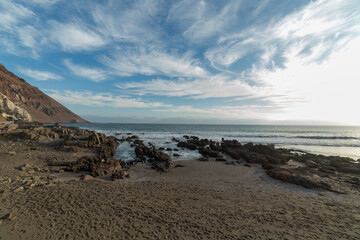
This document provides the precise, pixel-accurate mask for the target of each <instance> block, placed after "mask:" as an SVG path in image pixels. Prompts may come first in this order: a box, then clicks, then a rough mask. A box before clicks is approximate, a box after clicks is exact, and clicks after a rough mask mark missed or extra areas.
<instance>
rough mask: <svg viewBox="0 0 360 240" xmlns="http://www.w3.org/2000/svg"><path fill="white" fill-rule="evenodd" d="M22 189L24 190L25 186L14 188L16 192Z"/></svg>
mask: <svg viewBox="0 0 360 240" xmlns="http://www.w3.org/2000/svg"><path fill="white" fill-rule="evenodd" d="M20 191H24V187H18V188H17V189H15V190H14V192H15V193H17V192H20Z"/></svg>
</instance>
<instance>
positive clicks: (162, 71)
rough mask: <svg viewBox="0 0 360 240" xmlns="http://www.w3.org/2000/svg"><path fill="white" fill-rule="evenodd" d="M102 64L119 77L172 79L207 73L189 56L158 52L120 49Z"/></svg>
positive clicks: (103, 59)
mask: <svg viewBox="0 0 360 240" xmlns="http://www.w3.org/2000/svg"><path fill="white" fill-rule="evenodd" d="M101 61H102V63H103V64H104V65H106V66H108V67H110V68H112V69H113V71H114V73H115V74H118V75H120V76H131V75H134V74H144V75H168V76H172V77H179V76H186V77H205V76H206V75H207V72H206V70H205V69H203V68H202V67H201V66H199V65H200V62H199V61H198V60H196V59H194V58H192V56H191V52H188V53H186V54H184V55H178V54H176V53H167V52H164V51H160V50H153V49H150V50H146V49H121V50H119V51H117V52H115V53H114V54H113V56H112V57H106V56H104V57H103V58H102V60H101Z"/></svg>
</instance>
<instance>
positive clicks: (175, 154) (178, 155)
mask: <svg viewBox="0 0 360 240" xmlns="http://www.w3.org/2000/svg"><path fill="white" fill-rule="evenodd" d="M173 156H174V157H180V156H181V155H180V154H177V153H174V154H173Z"/></svg>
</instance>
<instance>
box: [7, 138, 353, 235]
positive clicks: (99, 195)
mask: <svg viewBox="0 0 360 240" xmlns="http://www.w3.org/2000/svg"><path fill="white" fill-rule="evenodd" d="M20 144H21V145H20ZM1 146H2V148H1V153H0V166H1V167H0V174H1V177H2V185H1V186H2V188H4V186H11V187H13V185H11V184H15V185H16V184H17V182H16V179H19V178H24V177H26V176H30V175H31V176H32V177H34V176H41V177H43V178H46V177H47V176H49V175H55V176H56V180H54V181H49V182H48V183H45V184H44V185H43V186H34V187H30V188H28V189H24V190H21V191H9V192H7V191H5V192H4V191H2V194H1V195H0V201H1V207H0V215H1V216H5V218H4V219H3V220H2V221H1V224H0V236H1V239H359V237H360V227H359V226H360V210H359V209H360V201H359V200H358V199H360V198H359V196H360V195H359V194H357V193H355V192H353V193H349V194H337V193H333V192H329V191H325V190H319V189H312V190H309V189H305V188H303V187H301V186H297V185H293V184H289V183H284V182H281V181H279V180H275V179H272V178H270V177H269V176H267V175H266V174H265V171H264V170H263V169H261V167H260V165H258V164H252V165H251V167H248V166H244V165H241V164H239V165H226V164H224V163H222V162H200V161H196V160H193V161H176V162H174V164H173V167H172V168H171V169H170V170H169V172H168V173H159V172H157V171H155V170H154V169H151V168H150V166H148V165H145V164H138V165H136V166H134V167H132V168H130V170H129V173H130V176H131V177H130V178H128V179H125V180H116V181H111V178H110V177H108V176H104V177H100V178H94V179H92V180H89V181H82V180H80V177H79V176H80V175H82V174H84V173H81V172H80V173H72V172H62V171H58V172H52V173H49V172H31V173H30V174H29V173H24V172H23V171H19V170H18V169H16V167H17V166H19V165H21V164H23V163H24V162H26V163H28V164H32V165H36V166H40V167H46V161H45V159H47V158H48V157H50V156H52V157H54V156H58V157H60V156H63V157H64V155H63V154H64V153H62V152H58V151H55V150H52V151H51V149H49V148H45V147H44V149H41V148H38V149H37V150H30V147H29V145H28V143H26V142H22V143H19V142H16V143H9V140H4V139H2V140H1ZM45 149H46V150H45ZM12 151H13V152H15V154H9V152H12ZM29 152H30V153H31V155H29ZM79 154H80V155H81V154H82V153H81V152H78V153H76V154H69V158H70V157H73V158H76V156H75V155H79ZM28 156H30V157H28ZM8 177H9V178H11V179H12V180H11V181H12V183H5V181H4V179H5V178H6V179H7V178H8ZM40 179H42V178H40ZM54 179H55V178H54ZM6 181H7V180H6ZM15 185H14V186H15ZM13 188H15V187H13ZM9 213H10V216H6V215H8V214H9Z"/></svg>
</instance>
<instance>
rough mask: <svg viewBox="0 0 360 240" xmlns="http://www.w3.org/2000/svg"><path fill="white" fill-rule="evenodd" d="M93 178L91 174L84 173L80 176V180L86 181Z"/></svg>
mask: <svg viewBox="0 0 360 240" xmlns="http://www.w3.org/2000/svg"><path fill="white" fill-rule="evenodd" d="M92 179H94V178H93V177H92V176H91V175H84V176H82V177H81V180H83V181H88V180H92Z"/></svg>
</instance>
